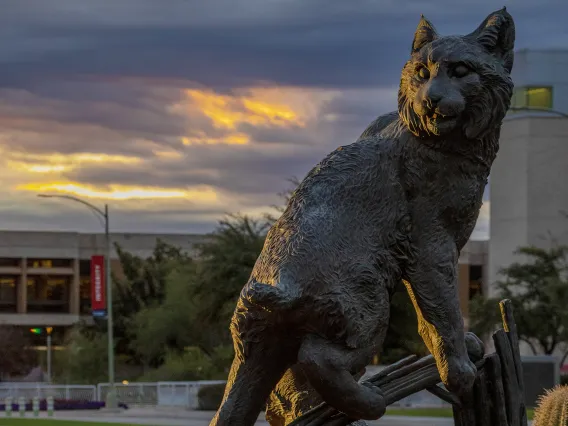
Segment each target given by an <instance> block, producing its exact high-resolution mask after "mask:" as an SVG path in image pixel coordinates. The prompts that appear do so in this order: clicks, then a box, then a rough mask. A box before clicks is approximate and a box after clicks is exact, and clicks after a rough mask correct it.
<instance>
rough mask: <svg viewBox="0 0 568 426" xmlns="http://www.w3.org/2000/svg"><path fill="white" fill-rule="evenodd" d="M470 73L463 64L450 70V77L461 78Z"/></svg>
mask: <svg viewBox="0 0 568 426" xmlns="http://www.w3.org/2000/svg"><path fill="white" fill-rule="evenodd" d="M469 73H470V69H469V68H468V67H467V66H466V65H464V64H458V65H456V66H455V67H454V68H453V69H452V77H457V78H462V77H465V76H466V75H468V74H469Z"/></svg>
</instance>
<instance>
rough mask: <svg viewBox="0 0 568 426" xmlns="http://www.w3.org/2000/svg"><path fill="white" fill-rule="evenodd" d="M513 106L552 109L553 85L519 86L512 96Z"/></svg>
mask: <svg viewBox="0 0 568 426" xmlns="http://www.w3.org/2000/svg"><path fill="white" fill-rule="evenodd" d="M511 107H513V108H534V109H552V87H546V86H544V87H533V86H529V87H517V88H515V90H514V92H513V97H512V98H511Z"/></svg>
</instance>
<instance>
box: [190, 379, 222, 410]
mask: <svg viewBox="0 0 568 426" xmlns="http://www.w3.org/2000/svg"><path fill="white" fill-rule="evenodd" d="M224 393H225V384H224V383H222V384H215V385H204V386H202V387H201V388H200V389H199V391H197V409H198V410H203V411H217V409H218V408H219V406H220V405H221V402H222V401H223V394H224Z"/></svg>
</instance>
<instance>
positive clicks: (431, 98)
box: [427, 93, 442, 109]
mask: <svg viewBox="0 0 568 426" xmlns="http://www.w3.org/2000/svg"><path fill="white" fill-rule="evenodd" d="M441 100H442V96H441V95H440V94H439V93H429V94H428V99H427V102H428V104H429V106H430V109H434V108H436V106H438V103H439V102H440V101H441Z"/></svg>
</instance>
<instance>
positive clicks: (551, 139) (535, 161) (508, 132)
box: [489, 115, 568, 294]
mask: <svg viewBox="0 0 568 426" xmlns="http://www.w3.org/2000/svg"><path fill="white" fill-rule="evenodd" d="M561 211H566V212H568V119H566V118H562V117H542V116H540V117H538V116H530V115H523V116H516V115H515V116H511V117H508V118H507V120H506V121H505V123H504V125H503V129H502V133H501V140H500V149H499V154H498V156H497V159H496V161H495V163H494V165H493V169H492V173H491V226H490V239H489V281H490V282H491V283H493V282H494V281H495V280H497V279H498V278H499V275H498V271H499V269H501V268H502V267H505V266H507V265H509V264H510V263H511V262H513V261H518V260H522V259H520V258H519V257H518V256H515V255H513V251H514V250H515V249H516V248H517V247H519V246H521V245H537V246H541V247H546V246H548V245H549V244H550V243H551V240H550V236H552V237H554V238H555V239H557V241H558V242H560V243H568V218H565V217H563V216H562V214H561ZM490 294H494V288H491V289H490Z"/></svg>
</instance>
